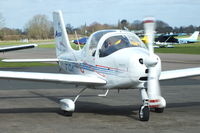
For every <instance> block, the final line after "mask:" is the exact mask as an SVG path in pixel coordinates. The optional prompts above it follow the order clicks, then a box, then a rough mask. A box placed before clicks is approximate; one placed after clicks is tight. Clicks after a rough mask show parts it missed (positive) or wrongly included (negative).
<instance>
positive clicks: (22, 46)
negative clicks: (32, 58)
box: [0, 44, 38, 52]
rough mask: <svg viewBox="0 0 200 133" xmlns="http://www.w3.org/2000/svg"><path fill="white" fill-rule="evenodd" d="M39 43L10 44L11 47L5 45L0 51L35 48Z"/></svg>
mask: <svg viewBox="0 0 200 133" xmlns="http://www.w3.org/2000/svg"><path fill="white" fill-rule="evenodd" d="M37 46H38V45H37V44H24V45H18V46H9V47H3V48H0V52H8V51H15V50H21V49H28V48H34V47H37Z"/></svg>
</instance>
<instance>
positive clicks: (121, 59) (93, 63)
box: [0, 11, 200, 121]
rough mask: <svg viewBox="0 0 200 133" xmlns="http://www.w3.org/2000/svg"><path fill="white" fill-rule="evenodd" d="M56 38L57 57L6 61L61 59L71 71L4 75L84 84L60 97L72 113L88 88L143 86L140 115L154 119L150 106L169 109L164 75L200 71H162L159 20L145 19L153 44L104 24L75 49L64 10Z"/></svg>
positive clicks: (4, 74)
mask: <svg viewBox="0 0 200 133" xmlns="http://www.w3.org/2000/svg"><path fill="white" fill-rule="evenodd" d="M53 21H54V35H55V39H56V54H57V58H56V59H29V60H27V59H25V60H23V59H17V60H4V61H6V62H31V61H43V62H45V61H56V62H58V64H59V66H60V67H61V68H62V69H63V70H65V71H66V73H68V74H55V73H34V72H14V71H0V78H2V79H21V80H34V81H49V82H64V83H70V84H75V85H78V86H80V85H81V86H83V89H82V90H81V91H80V92H79V93H78V94H77V96H76V97H75V98H74V100H71V99H62V100H60V104H61V109H62V110H63V112H64V113H65V114H66V115H72V113H73V112H74V110H75V103H76V101H77V100H78V98H79V96H80V95H81V94H82V93H83V91H84V90H86V89H87V88H91V89H103V90H105V94H101V95H99V96H106V95H107V93H108V91H109V90H111V89H139V90H140V92H141V99H142V103H143V104H142V105H141V107H140V109H139V119H140V120H141V121H148V120H149V114H150V109H155V112H160V113H161V112H163V110H164V108H165V107H166V101H165V99H164V98H163V97H162V96H161V92H160V85H159V81H160V80H168V79H173V78H181V77H188V76H195V75H200V68H188V69H181V70H170V71H161V60H160V58H159V57H158V56H157V55H155V54H154V49H153V45H152V43H153V40H154V29H155V21H154V19H152V18H148V19H146V20H145V21H144V27H145V31H146V35H147V36H148V39H149V45H148V49H147V48H146V46H145V45H144V43H143V42H142V41H141V40H140V38H139V37H138V36H136V35H135V34H134V33H132V32H129V31H123V30H101V31H97V32H95V33H93V34H92V35H91V36H90V37H89V39H88V41H87V43H86V45H85V46H84V47H83V48H82V49H80V50H78V51H75V50H73V49H72V48H71V45H70V42H69V39H68V35H67V32H66V29H65V24H64V21H63V17H62V13H61V11H55V12H54V13H53Z"/></svg>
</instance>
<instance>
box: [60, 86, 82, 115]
mask: <svg viewBox="0 0 200 133" xmlns="http://www.w3.org/2000/svg"><path fill="white" fill-rule="evenodd" d="M85 90H86V88H84V89H82V90H81V91H80V92H79V93H78V95H77V96H76V97H75V98H74V100H71V99H61V100H60V107H61V110H62V112H63V115H65V116H72V114H73V112H74V110H75V102H76V101H77V99H78V98H79V97H80V95H81V94H82V93H83V92H84V91H85Z"/></svg>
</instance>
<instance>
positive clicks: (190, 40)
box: [178, 31, 199, 44]
mask: <svg viewBox="0 0 200 133" xmlns="http://www.w3.org/2000/svg"><path fill="white" fill-rule="evenodd" d="M198 36H199V31H195V32H194V33H193V34H192V35H191V36H190V37H188V38H179V39H178V43H179V44H183V43H195V42H198Z"/></svg>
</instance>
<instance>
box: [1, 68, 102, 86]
mask: <svg viewBox="0 0 200 133" xmlns="http://www.w3.org/2000/svg"><path fill="white" fill-rule="evenodd" d="M0 79H18V80H31V81H46V82H63V83H70V84H77V85H105V84H106V81H105V80H103V79H100V78H97V77H92V76H87V75H74V74H57V73H36V72H15V71H0Z"/></svg>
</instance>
